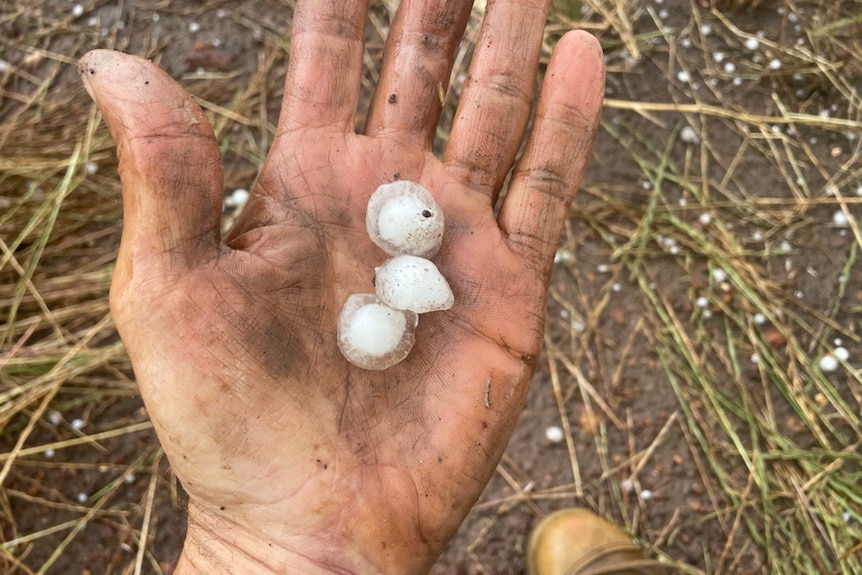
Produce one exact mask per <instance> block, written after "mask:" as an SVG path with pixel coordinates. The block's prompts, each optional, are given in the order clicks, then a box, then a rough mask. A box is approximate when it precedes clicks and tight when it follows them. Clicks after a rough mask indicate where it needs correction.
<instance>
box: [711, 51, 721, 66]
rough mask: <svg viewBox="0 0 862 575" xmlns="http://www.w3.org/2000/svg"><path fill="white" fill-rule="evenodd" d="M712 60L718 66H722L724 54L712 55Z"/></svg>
mask: <svg viewBox="0 0 862 575" xmlns="http://www.w3.org/2000/svg"><path fill="white" fill-rule="evenodd" d="M712 59H713V61H715V63H716V64H721V63H722V62H723V61H724V52H716V53H715V54H713V55H712Z"/></svg>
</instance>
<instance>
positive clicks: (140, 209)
mask: <svg viewBox="0 0 862 575" xmlns="http://www.w3.org/2000/svg"><path fill="white" fill-rule="evenodd" d="M78 72H79V73H80V74H81V78H82V80H83V82H84V87H85V88H86V90H87V92H89V94H90V96H91V97H92V98H93V100H94V101H95V102H96V105H97V106H98V107H99V110H100V111H101V113H102V116H103V118H104V119H105V122H106V123H107V124H108V128H109V129H110V131H111V135H112V136H113V138H114V142H115V143H116V144H117V155H118V157H119V161H120V168H119V169H120V179H121V181H122V184H123V220H124V222H123V238H122V242H121V245H120V254H119V258H118V262H117V270H116V272H115V277H114V288H120V289H122V288H123V287H125V286H126V285H127V284H128V282H129V280H130V278H131V277H132V275H133V274H138V273H140V274H141V277H144V278H149V279H153V277H154V276H153V275H152V274H156V275H155V277H159V278H163V279H167V278H169V277H176V276H177V275H178V274H181V273H182V272H183V271H185V270H187V269H189V268H191V267H192V266H194V265H197V264H200V263H202V262H204V261H208V260H210V259H212V258H214V257H215V256H216V255H217V254H218V249H219V240H220V237H219V223H220V218H221V195H222V185H223V184H222V167H221V158H220V154H219V149H218V145H217V143H216V141H215V135H214V134H213V130H212V127H211V126H210V124H209V122H208V121H207V119H206V116H204V114H203V112H202V111H201V109H200V107H198V105H197V104H196V103H195V101H194V100H193V99H192V97H191V96H190V95H189V94H188V93H187V92H186V91H185V90H184V89H183V88H182V86H180V85H179V84H178V83H177V82H175V81H174V80H173V79H171V78H170V77H169V76H168V75H167V74H166V73H165V72H163V71H162V70H160V69H159V68H158V67H157V66H156V65H155V64H153V63H151V62H149V61H147V60H144V59H142V58H138V57H136V56H130V55H128V54H123V53H121V52H113V51H110V50H94V51H92V52H89V53H87V54H86V55H84V57H83V58H81V60H80V62H79V63H78Z"/></svg>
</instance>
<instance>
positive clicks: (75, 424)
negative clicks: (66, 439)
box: [70, 418, 87, 430]
mask: <svg viewBox="0 0 862 575" xmlns="http://www.w3.org/2000/svg"><path fill="white" fill-rule="evenodd" d="M86 424H87V422H85V421H84V420H83V419H79V418H75V419H73V420H72V423H71V424H70V425H71V426H72V429H77V430H80V429H83V428H84V426H85V425H86Z"/></svg>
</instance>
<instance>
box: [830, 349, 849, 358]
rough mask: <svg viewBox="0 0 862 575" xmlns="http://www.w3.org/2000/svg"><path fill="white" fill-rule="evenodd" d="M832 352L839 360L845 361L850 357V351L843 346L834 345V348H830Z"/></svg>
mask: <svg viewBox="0 0 862 575" xmlns="http://www.w3.org/2000/svg"><path fill="white" fill-rule="evenodd" d="M832 354H833V355H834V356H835V357H837V358H838V359H840V360H841V361H847V360H848V359H850V352H849V351H847V348H845V347H841V346H838V347H836V348H835V349H834V350H832Z"/></svg>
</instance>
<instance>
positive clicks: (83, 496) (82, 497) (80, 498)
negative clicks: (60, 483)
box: [76, 492, 90, 503]
mask: <svg viewBox="0 0 862 575" xmlns="http://www.w3.org/2000/svg"><path fill="white" fill-rule="evenodd" d="M89 498H90V497H89V496H88V495H87V494H86V493H84V492H81V493H79V494H78V496H77V497H76V499H77V500H78V503H86V502H87V499H89Z"/></svg>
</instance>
